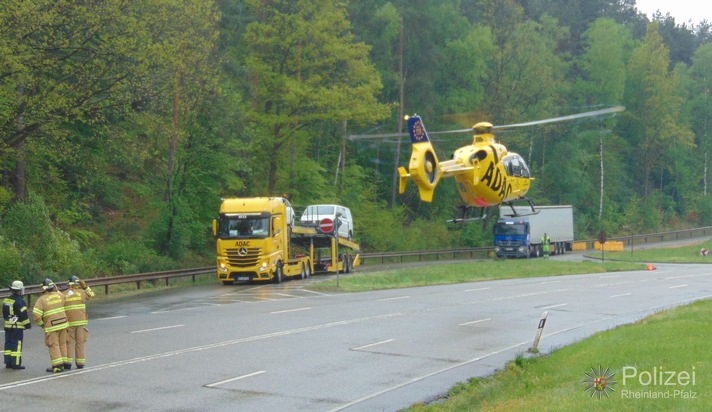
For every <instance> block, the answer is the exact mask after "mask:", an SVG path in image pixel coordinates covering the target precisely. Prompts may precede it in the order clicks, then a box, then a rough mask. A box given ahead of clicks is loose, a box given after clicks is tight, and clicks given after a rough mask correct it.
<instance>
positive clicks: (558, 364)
mask: <svg viewBox="0 0 712 412" xmlns="http://www.w3.org/2000/svg"><path fill="white" fill-rule="evenodd" d="M711 315H712V301H710V300H707V301H700V302H696V303H693V304H690V305H688V306H684V307H680V308H675V309H671V310H667V311H663V312H660V313H657V314H655V315H652V316H650V317H647V318H645V319H643V320H641V321H639V322H636V323H634V324H631V325H626V326H620V327H618V328H615V329H612V330H609V331H605V332H600V333H598V334H595V335H593V336H592V337H590V338H588V339H586V340H583V341H581V342H578V343H575V344H572V345H569V346H566V347H563V348H561V349H558V350H556V351H554V352H553V353H551V354H550V355H547V356H538V357H531V358H525V357H524V356H518V357H517V358H516V359H515V360H514V361H511V362H509V363H508V364H507V365H506V367H505V368H504V369H502V370H500V371H499V372H497V373H496V374H495V375H493V376H491V377H487V378H473V379H470V380H469V381H468V382H464V383H460V384H458V385H456V386H454V387H453V388H452V389H451V390H450V392H449V393H448V395H447V398H446V399H444V400H442V401H440V402H437V403H434V404H431V405H414V406H412V407H411V408H409V409H407V411H410V412H436V411H437V412H440V411H513V410H526V411H585V410H612V411H645V410H656V411H672V410H674V411H709V410H712V396H710V395H712V385H710V383H711V382H712V359H711V358H710V356H709V352H708V351H709V343H708V342H709V337H710V336H711V335H712V324H710V322H709V319H710V316H711ZM631 342H634V343H633V344H631ZM606 369H608V374H606V373H605V371H606ZM599 370H602V371H603V372H604V373H603V375H608V376H609V378H608V379H607V384H606V385H607V386H606V388H608V389H603V388H601V390H598V389H595V388H592V387H591V384H590V383H589V381H591V378H590V377H589V376H587V374H588V375H591V376H594V377H595V376H596V375H599V373H598V372H599ZM611 375H612V376H611ZM587 388H588V390H587Z"/></svg>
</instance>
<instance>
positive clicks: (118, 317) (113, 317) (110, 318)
mask: <svg viewBox="0 0 712 412" xmlns="http://www.w3.org/2000/svg"><path fill="white" fill-rule="evenodd" d="M125 317H126V315H121V316H111V317H108V318H99V319H92V320H114V319H121V318H125Z"/></svg>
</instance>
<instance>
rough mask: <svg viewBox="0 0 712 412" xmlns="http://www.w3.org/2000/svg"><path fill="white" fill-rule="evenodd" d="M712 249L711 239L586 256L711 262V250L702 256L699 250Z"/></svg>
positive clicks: (657, 260)
mask: <svg viewBox="0 0 712 412" xmlns="http://www.w3.org/2000/svg"><path fill="white" fill-rule="evenodd" d="M702 249H707V250H710V251H712V241H708V242H704V243H700V244H697V245H692V246H680V247H669V248H659V249H642V248H641V249H636V248H635V246H634V247H633V251H632V252H631V251H630V250H628V251H625V252H605V253H603V255H602V254H601V252H600V251H596V252H587V253H586V256H589V257H591V258H595V259H601V258H603V259H605V260H606V261H607V260H609V259H610V260H615V261H624V262H649V263H712V252H710V253H709V254H708V255H707V256H703V255H702V254H701V253H700V251H701V250H702Z"/></svg>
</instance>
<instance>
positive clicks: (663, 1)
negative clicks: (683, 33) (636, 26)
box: [635, 0, 712, 24]
mask: <svg viewBox="0 0 712 412" xmlns="http://www.w3.org/2000/svg"><path fill="white" fill-rule="evenodd" d="M635 4H636V5H637V7H638V10H639V11H640V12H642V13H645V14H646V15H647V16H648V18H649V17H650V16H651V15H652V14H653V13H655V11H656V10H660V12H661V13H662V14H663V16H664V15H665V14H667V13H670V15H671V16H672V17H674V18H675V23H677V24H682V23H687V21H688V20H690V19H692V23H693V24H698V23H699V22H701V21H702V20H705V19H706V20H707V21H710V22H712V1H710V0H636V2H635Z"/></svg>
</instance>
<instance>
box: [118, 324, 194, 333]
mask: <svg viewBox="0 0 712 412" xmlns="http://www.w3.org/2000/svg"><path fill="white" fill-rule="evenodd" d="M183 326H185V325H172V326H163V327H161V328H153V329H143V330H134V331H131V332H129V333H143V332H153V331H156V330H163V329H173V328H182V327H183Z"/></svg>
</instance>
